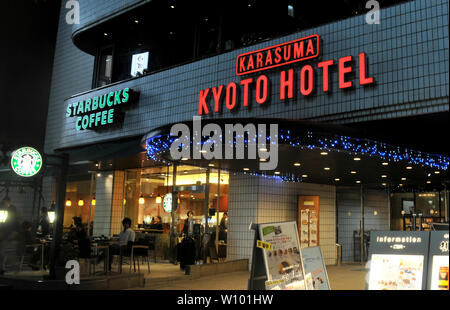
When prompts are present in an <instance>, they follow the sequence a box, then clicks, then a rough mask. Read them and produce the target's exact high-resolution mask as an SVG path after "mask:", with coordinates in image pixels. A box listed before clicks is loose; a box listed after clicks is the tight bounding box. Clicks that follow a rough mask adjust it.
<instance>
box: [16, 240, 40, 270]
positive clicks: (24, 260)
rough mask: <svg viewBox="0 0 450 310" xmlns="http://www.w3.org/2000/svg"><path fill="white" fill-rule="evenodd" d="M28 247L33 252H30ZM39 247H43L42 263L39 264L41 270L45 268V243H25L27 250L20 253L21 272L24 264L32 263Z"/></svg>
mask: <svg viewBox="0 0 450 310" xmlns="http://www.w3.org/2000/svg"><path fill="white" fill-rule="evenodd" d="M28 249H31V250H32V252H33V253H29V251H27V250H28ZM39 249H41V257H40V259H41V264H40V266H39V270H41V271H42V270H44V245H43V244H30V245H25V250H24V251H23V253H22V254H21V255H20V263H19V272H22V270H23V265H25V264H27V265H29V264H30V263H31V260H32V258H33V254H34V252H36V251H38V250H39Z"/></svg>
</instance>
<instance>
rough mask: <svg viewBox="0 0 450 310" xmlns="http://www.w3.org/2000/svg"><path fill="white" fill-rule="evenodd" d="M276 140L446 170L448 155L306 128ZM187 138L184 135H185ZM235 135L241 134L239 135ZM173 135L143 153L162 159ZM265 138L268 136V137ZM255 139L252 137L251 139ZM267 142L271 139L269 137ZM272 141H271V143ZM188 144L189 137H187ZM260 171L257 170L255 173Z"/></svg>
mask: <svg viewBox="0 0 450 310" xmlns="http://www.w3.org/2000/svg"><path fill="white" fill-rule="evenodd" d="M278 136H279V137H278V138H279V141H278V143H279V144H285V145H290V146H291V147H293V148H295V149H305V148H306V149H309V150H314V149H319V150H321V151H328V152H332V151H335V152H346V153H349V154H350V155H366V156H371V157H377V158H379V159H382V160H386V161H390V162H405V163H407V164H414V165H420V166H422V167H428V168H432V169H439V170H448V165H449V158H448V157H445V156H442V155H435V154H427V153H422V152H419V151H414V150H410V149H407V148H400V147H395V146H391V145H388V144H386V143H381V142H377V141H372V140H361V139H356V138H351V137H347V136H337V135H336V136H333V137H332V138H330V137H329V136H326V135H324V134H317V133H312V132H310V131H308V132H306V133H305V134H303V135H297V136H295V137H293V136H292V135H291V132H290V130H280V133H279V135H278ZM186 138H188V137H186ZM205 138H206V139H205V140H202V141H201V142H199V143H198V145H204V143H205V142H206V141H209V142H212V143H214V144H217V141H216V140H211V139H209V137H205ZM239 138H244V137H241V136H239ZM176 139H177V138H176V137H170V136H169V135H168V134H165V135H158V136H155V137H153V138H150V139H148V140H147V142H146V148H147V156H148V158H149V159H152V160H154V161H164V162H165V160H163V158H162V155H163V154H164V153H167V152H168V151H169V150H170V146H171V145H172V143H173V142H174V141H175V140H176ZM244 141H245V146H246V147H247V146H248V139H247V140H246V139H244ZM268 141H269V140H268ZM229 142H230V143H233V144H234V145H236V144H237V142H236V139H234V140H233V141H229ZM253 142H254V143H256V142H257V141H256V139H253ZM270 142H271V141H270ZM273 143H274V142H272V144H273ZM191 145H192V141H191ZM258 175H261V174H258ZM270 177H273V178H276V179H283V178H286V179H288V180H294V179H296V180H301V178H296V177H294V176H289V177H287V176H270Z"/></svg>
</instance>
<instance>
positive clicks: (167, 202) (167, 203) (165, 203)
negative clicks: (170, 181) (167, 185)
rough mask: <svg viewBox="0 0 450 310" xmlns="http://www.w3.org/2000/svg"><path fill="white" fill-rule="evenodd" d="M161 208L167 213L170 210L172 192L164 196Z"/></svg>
mask: <svg viewBox="0 0 450 310" xmlns="http://www.w3.org/2000/svg"><path fill="white" fill-rule="evenodd" d="M163 208H164V211H166V212H167V213H170V212H172V193H168V194H166V195H165V196H164V200H163Z"/></svg>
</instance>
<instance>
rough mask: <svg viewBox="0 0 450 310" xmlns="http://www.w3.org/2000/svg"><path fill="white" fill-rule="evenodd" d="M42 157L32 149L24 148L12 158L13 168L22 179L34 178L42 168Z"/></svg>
mask: <svg viewBox="0 0 450 310" xmlns="http://www.w3.org/2000/svg"><path fill="white" fill-rule="evenodd" d="M42 162H43V161H42V156H41V154H40V153H39V152H38V151H37V150H36V149H34V148H32V147H22V148H20V149H18V150H17V151H15V152H14V153H13V155H12V157H11V168H12V169H13V171H14V172H15V173H16V174H17V175H19V176H21V177H26V178H27V177H28V178H29V177H33V176H35V175H37V174H38V173H39V171H40V170H41V168H42Z"/></svg>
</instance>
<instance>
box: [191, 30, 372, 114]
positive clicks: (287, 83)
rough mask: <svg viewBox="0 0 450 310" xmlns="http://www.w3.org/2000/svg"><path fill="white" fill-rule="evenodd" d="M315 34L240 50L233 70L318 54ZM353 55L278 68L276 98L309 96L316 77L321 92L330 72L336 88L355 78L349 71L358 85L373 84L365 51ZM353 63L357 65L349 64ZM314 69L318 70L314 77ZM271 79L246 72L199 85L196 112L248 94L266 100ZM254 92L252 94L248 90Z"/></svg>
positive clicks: (243, 100)
mask: <svg viewBox="0 0 450 310" xmlns="http://www.w3.org/2000/svg"><path fill="white" fill-rule="evenodd" d="M319 46H320V43H319V36H318V35H313V36H310V37H306V38H301V39H298V40H294V41H290V42H287V43H283V44H279V45H275V46H271V47H268V48H264V49H261V50H257V51H254V52H249V53H245V54H241V55H239V56H238V57H237V59H236V74H237V75H238V76H243V75H247V74H251V73H255V72H258V71H264V70H268V69H272V68H276V67H281V66H286V65H289V64H293V63H297V62H300V61H304V60H307V59H313V58H316V57H318V56H319ZM355 58H356V59H354V57H353V56H351V55H348V56H344V57H341V58H339V59H338V60H337V61H335V60H333V59H329V60H325V61H320V62H318V63H317V65H316V67H317V68H314V67H313V64H305V65H303V66H302V67H301V68H300V69H299V71H297V72H294V69H292V68H290V69H287V70H284V71H281V72H280V77H279V83H278V82H277V83H274V84H275V85H277V86H278V87H279V94H280V97H279V98H280V101H286V100H290V99H294V98H296V97H297V96H295V93H300V94H301V95H302V96H305V97H306V96H310V95H313V94H314V93H315V85H317V84H318V83H317V79H321V80H322V83H321V84H322V92H324V93H328V92H329V91H330V75H331V74H334V71H336V72H337V77H336V80H337V81H338V85H339V89H350V88H352V87H354V84H356V82H354V81H352V80H351V79H352V78H351V77H352V72H357V74H354V75H355V76H357V77H358V82H359V85H369V84H374V78H373V77H369V76H368V72H367V65H366V64H367V55H366V54H365V53H359V55H358V56H357V57H355ZM353 65H355V66H357V69H355V68H354V67H353ZM316 72H319V73H321V77H318V76H317V74H316ZM271 85H272V83H271V81H270V79H269V77H268V76H266V75H264V74H261V75H259V76H254V77H252V76H250V77H247V78H243V79H242V80H241V81H240V82H237V83H236V82H230V83H228V85H219V86H215V87H210V88H206V89H202V90H200V92H199V100H198V115H204V114H206V115H207V114H210V113H213V112H214V113H220V112H221V111H223V109H224V107H223V106H225V108H226V109H227V110H229V111H232V110H234V109H237V108H238V106H239V105H242V106H244V107H247V106H249V105H250V104H251V103H250V102H249V101H250V98H252V99H253V100H254V101H255V102H256V103H257V104H258V105H263V104H268V103H269V101H270V98H271V93H270V92H271V89H272V88H271ZM253 91H254V92H253ZM253 93H254V96H252V94H253Z"/></svg>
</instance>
